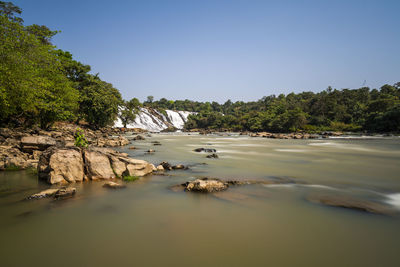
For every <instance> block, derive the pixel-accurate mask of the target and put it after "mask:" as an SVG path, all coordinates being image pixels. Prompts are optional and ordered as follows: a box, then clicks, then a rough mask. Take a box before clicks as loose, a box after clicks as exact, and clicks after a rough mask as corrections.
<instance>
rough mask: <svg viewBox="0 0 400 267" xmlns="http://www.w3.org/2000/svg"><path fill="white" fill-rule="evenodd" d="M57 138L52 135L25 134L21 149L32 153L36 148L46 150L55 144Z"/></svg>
mask: <svg viewBox="0 0 400 267" xmlns="http://www.w3.org/2000/svg"><path fill="white" fill-rule="evenodd" d="M55 145H56V140H55V139H54V138H52V137H50V136H41V135H39V136H25V137H22V138H21V150H22V151H23V152H27V153H32V152H33V151H34V150H40V151H43V150H46V149H47V148H48V147H50V146H55Z"/></svg>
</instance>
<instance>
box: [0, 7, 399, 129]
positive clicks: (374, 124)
mask: <svg viewBox="0 0 400 267" xmlns="http://www.w3.org/2000/svg"><path fill="white" fill-rule="evenodd" d="M21 13H22V11H21V9H20V8H19V7H17V6H15V5H13V4H12V3H10V2H2V1H0V125H2V126H10V127H12V126H24V127H31V126H34V125H39V126H40V127H41V128H48V127H50V126H51V125H52V124H53V123H54V122H56V121H69V122H76V123H79V122H84V123H86V124H88V125H89V126H90V127H93V128H100V127H105V126H110V125H113V123H114V121H115V120H116V118H117V116H119V117H120V119H121V121H122V123H123V125H127V124H129V123H130V122H132V121H133V120H134V119H135V113H137V112H138V107H139V106H146V107H151V108H156V109H158V110H160V111H161V112H163V111H164V110H165V109H171V110H186V111H193V112H196V114H194V115H190V116H189V120H188V122H187V123H186V125H185V128H186V129H188V130H190V129H195V128H200V129H213V130H235V131H271V132H290V131H309V132H313V131H321V130H344V131H370V132H400V83H396V84H394V85H387V84H386V85H383V86H382V87H381V88H380V89H379V90H378V89H372V90H371V89H370V88H368V87H363V88H359V89H352V90H351V89H343V90H336V89H332V88H330V87H328V89H326V90H324V91H322V92H320V93H313V92H303V93H298V94H295V93H291V94H288V95H283V94H281V95H279V96H275V95H271V96H267V97H263V98H261V99H260V100H258V101H254V102H242V101H237V102H232V101H230V100H228V101H226V102H225V103H224V104H219V103H217V102H211V103H210V102H205V103H203V102H196V101H190V100H176V101H173V100H167V99H165V98H162V99H160V100H158V101H154V98H153V97H152V96H149V97H148V98H147V100H146V101H144V102H143V103H140V101H139V100H138V99H136V98H133V99H131V100H130V101H124V100H123V99H122V97H121V94H120V92H119V91H118V90H117V89H116V88H114V87H113V85H112V84H110V83H107V82H105V81H103V80H101V79H100V77H99V74H91V73H90V71H91V67H90V66H89V65H85V64H83V63H81V62H78V61H76V60H74V59H73V57H72V54H71V53H69V52H67V51H63V50H61V49H58V48H57V47H56V46H54V45H53V44H52V42H51V40H52V37H53V36H54V35H56V34H57V33H58V32H57V31H53V30H50V29H49V28H48V27H46V26H44V25H36V24H33V25H28V26H24V24H23V19H22V18H21V17H20V15H21Z"/></svg>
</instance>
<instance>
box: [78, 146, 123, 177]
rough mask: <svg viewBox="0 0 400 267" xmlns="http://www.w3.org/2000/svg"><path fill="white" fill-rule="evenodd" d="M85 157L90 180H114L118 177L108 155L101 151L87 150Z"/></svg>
mask: <svg viewBox="0 0 400 267" xmlns="http://www.w3.org/2000/svg"><path fill="white" fill-rule="evenodd" d="M84 157H85V164H86V172H87V176H88V177H89V178H90V179H92V180H97V179H113V178H115V177H116V176H115V174H114V172H113V169H112V168H111V165H110V160H109V158H108V156H107V155H106V154H104V153H101V152H99V151H91V150H86V151H85V152H84Z"/></svg>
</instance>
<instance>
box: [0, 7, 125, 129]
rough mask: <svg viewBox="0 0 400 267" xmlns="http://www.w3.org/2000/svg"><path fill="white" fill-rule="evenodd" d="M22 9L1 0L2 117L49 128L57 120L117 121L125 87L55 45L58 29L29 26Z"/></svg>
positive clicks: (101, 123) (2, 120)
mask: <svg viewBox="0 0 400 267" xmlns="http://www.w3.org/2000/svg"><path fill="white" fill-rule="evenodd" d="M21 13H22V10H21V9H20V8H19V7H17V6H15V5H13V4H12V3H10V2H2V1H0V123H2V124H8V125H25V126H31V125H34V124H38V125H39V126H40V127H42V128H47V127H49V126H51V124H52V123H54V122H55V121H72V120H78V121H79V120H80V119H84V120H85V121H86V122H88V123H89V125H90V126H92V127H104V126H107V125H111V124H113V122H114V120H115V119H116V116H117V113H118V106H119V105H120V104H121V101H122V98H121V95H120V93H119V91H118V90H117V89H115V88H114V87H113V86H112V85H111V84H109V83H106V82H104V81H102V80H101V79H100V78H99V77H98V75H97V74H96V75H93V74H90V73H89V72H90V70H91V68H90V66H89V65H85V64H82V63H80V62H78V61H76V60H74V59H73V57H72V54H71V53H69V52H67V51H62V50H60V49H57V48H56V47H55V46H54V45H52V44H51V38H52V37H53V36H54V35H55V34H57V31H52V30H50V29H49V28H48V27H46V26H44V25H42V26H40V25H36V24H34V25H28V26H24V25H23V20H22V18H20V17H18V16H17V15H20V14H21Z"/></svg>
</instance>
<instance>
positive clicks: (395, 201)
mask: <svg viewBox="0 0 400 267" xmlns="http://www.w3.org/2000/svg"><path fill="white" fill-rule="evenodd" d="M386 198H387V199H386V201H385V202H386V203H388V204H390V205H392V206H394V207H396V209H400V193H395V194H389V195H386Z"/></svg>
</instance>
